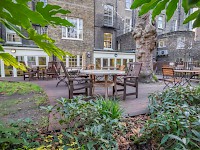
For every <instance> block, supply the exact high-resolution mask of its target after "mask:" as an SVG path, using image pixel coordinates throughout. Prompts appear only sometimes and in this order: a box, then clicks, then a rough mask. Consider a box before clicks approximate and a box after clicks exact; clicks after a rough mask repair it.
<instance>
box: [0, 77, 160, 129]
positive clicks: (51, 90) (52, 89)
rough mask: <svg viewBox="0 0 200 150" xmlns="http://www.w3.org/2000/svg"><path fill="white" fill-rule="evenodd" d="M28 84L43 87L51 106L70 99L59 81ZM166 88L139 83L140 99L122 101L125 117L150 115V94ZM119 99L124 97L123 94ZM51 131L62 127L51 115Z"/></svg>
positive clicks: (41, 81)
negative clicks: (58, 83)
mask: <svg viewBox="0 0 200 150" xmlns="http://www.w3.org/2000/svg"><path fill="white" fill-rule="evenodd" d="M0 80H7V81H21V82H24V81H23V78H22V77H18V78H0ZM26 82H33V83H36V84H38V85H39V86H41V87H42V88H43V89H44V91H45V92H46V94H47V95H48V97H49V102H50V105H55V104H56V103H57V102H56V99H58V98H60V97H68V88H67V87H66V85H65V84H64V83H61V84H60V85H59V86H58V87H56V83H57V82H58V80H56V79H49V80H32V81H28V80H27V81H26ZM163 87H164V84H163V83H162V82H161V81H160V82H157V83H150V84H144V83H139V97H138V98H135V95H133V96H127V99H126V100H125V101H122V100H121V101H120V106H121V107H122V108H123V110H124V116H135V115H139V114H145V113H148V95H149V94H150V93H153V92H156V91H162V90H163ZM130 90H132V89H131V88H128V91H130ZM103 93H104V90H103V89H101V88H100V87H98V88H95V91H94V94H96V95H103ZM118 94H119V98H120V97H122V93H121V95H120V93H118ZM109 95H112V89H111V88H110V89H109ZM49 122H50V125H49V130H54V129H58V128H59V127H60V126H58V123H57V121H56V120H55V119H54V117H53V114H52V113H51V114H50V117H49Z"/></svg>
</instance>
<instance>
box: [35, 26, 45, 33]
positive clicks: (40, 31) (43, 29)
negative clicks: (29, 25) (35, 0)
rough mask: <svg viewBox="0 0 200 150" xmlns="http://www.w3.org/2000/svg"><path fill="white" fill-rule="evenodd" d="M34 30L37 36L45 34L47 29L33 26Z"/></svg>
mask: <svg viewBox="0 0 200 150" xmlns="http://www.w3.org/2000/svg"><path fill="white" fill-rule="evenodd" d="M34 28H35V30H36V31H37V33H38V34H47V27H41V26H38V25H35V26H34Z"/></svg>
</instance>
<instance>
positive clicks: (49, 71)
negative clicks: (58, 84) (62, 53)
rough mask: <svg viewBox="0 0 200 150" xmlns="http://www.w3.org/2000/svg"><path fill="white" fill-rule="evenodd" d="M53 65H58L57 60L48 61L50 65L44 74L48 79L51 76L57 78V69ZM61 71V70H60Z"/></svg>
mask: <svg viewBox="0 0 200 150" xmlns="http://www.w3.org/2000/svg"><path fill="white" fill-rule="evenodd" d="M53 65H55V66H56V67H57V62H53V61H52V62H48V67H47V69H46V70H45V71H44V76H46V79H47V77H51V78H56V76H57V75H56V71H55V69H54V67H53ZM58 72H59V70H58Z"/></svg>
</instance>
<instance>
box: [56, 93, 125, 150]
mask: <svg viewBox="0 0 200 150" xmlns="http://www.w3.org/2000/svg"><path fill="white" fill-rule="evenodd" d="M59 103H60V107H58V108H57V110H58V112H59V113H60V114H61V116H62V118H61V120H60V123H61V124H62V125H63V124H65V125H67V129H66V130H63V131H62V134H63V137H62V140H63V143H66V144H68V145H71V146H68V147H70V148H82V149H94V148H95V149H97V148H98V149H112V148H117V147H118V145H117V141H116V139H115V137H114V136H113V135H114V133H115V131H116V130H120V128H122V126H121V125H120V123H119V119H120V118H121V114H122V111H121V109H120V107H119V105H118V103H117V102H116V101H113V100H104V99H103V98H98V99H96V100H95V101H92V100H90V101H87V102H86V101H84V100H82V97H76V98H75V99H65V98H61V99H60V100H59ZM70 143H74V144H70ZM66 144H65V145H66Z"/></svg>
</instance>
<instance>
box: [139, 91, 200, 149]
mask: <svg viewBox="0 0 200 150" xmlns="http://www.w3.org/2000/svg"><path fill="white" fill-rule="evenodd" d="M199 99H200V87H196V88H191V87H186V88H184V87H178V88H174V89H169V90H166V91H164V92H162V93H154V94H152V95H150V97H149V100H150V106H149V108H150V113H151V114H150V119H149V120H148V121H147V123H146V125H145V126H144V128H143V130H142V132H141V133H142V136H141V137H140V138H139V142H141V141H143V142H144V141H147V140H149V139H151V140H153V141H154V142H155V143H160V144H158V147H164V148H165V149H199V148H200V116H199V113H200V107H199V106H200V101H199Z"/></svg>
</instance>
